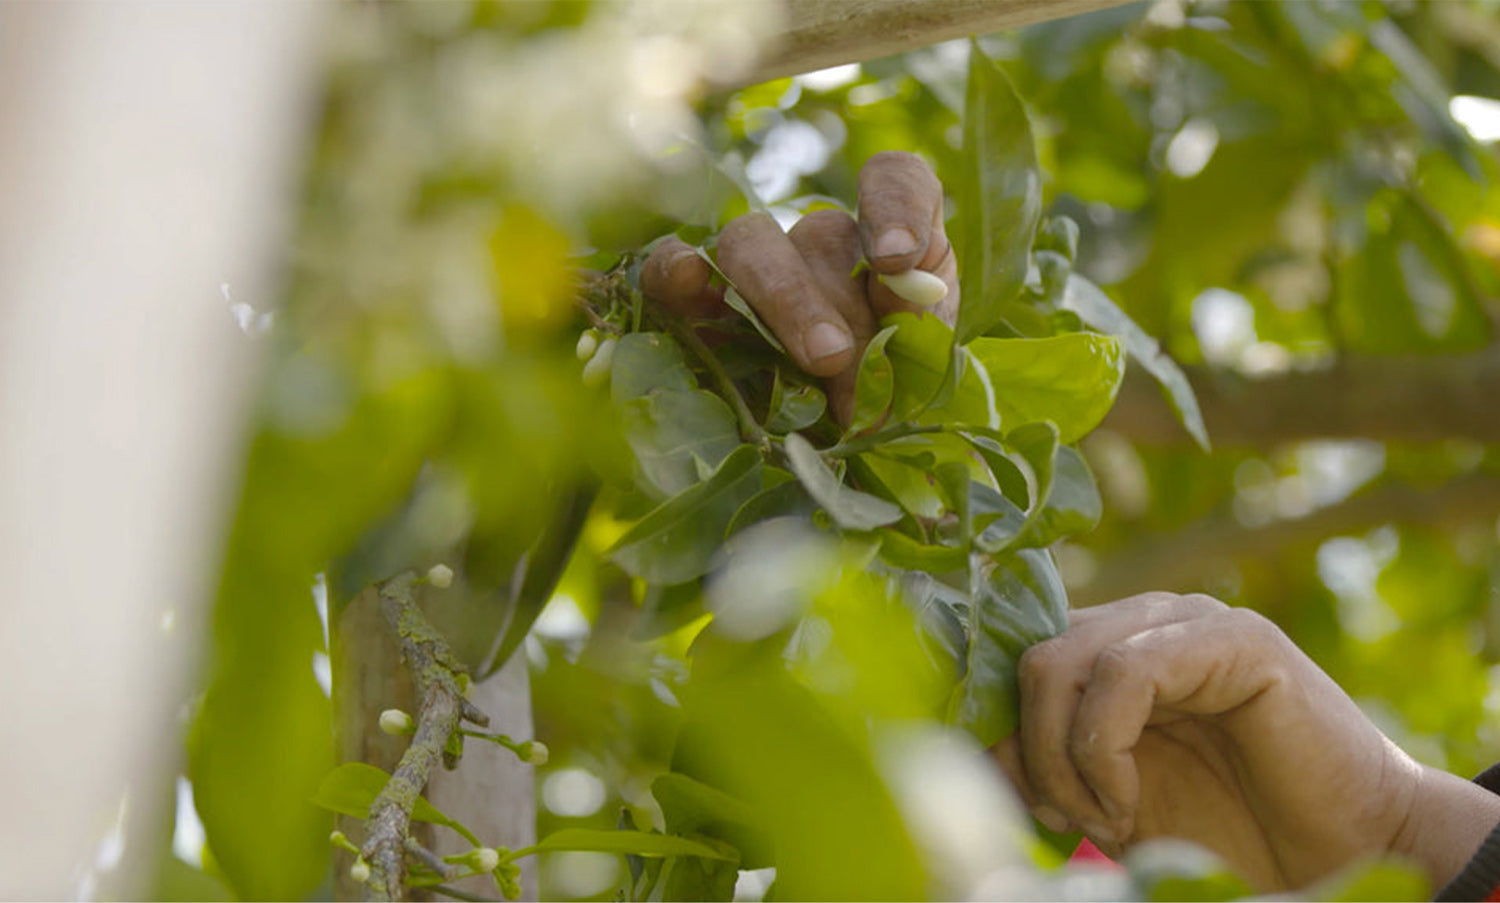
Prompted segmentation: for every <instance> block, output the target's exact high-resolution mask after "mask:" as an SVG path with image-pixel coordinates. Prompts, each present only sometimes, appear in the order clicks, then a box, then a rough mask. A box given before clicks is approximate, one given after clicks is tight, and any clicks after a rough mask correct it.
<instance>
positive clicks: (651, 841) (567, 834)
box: [533, 828, 734, 861]
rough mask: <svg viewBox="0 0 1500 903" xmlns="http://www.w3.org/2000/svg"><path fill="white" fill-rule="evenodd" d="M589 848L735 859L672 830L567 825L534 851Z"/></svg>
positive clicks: (592, 849)
mask: <svg viewBox="0 0 1500 903" xmlns="http://www.w3.org/2000/svg"><path fill="white" fill-rule="evenodd" d="M560 850H587V851H589V852H594V853H623V854H627V855H631V856H701V857H702V858H704V859H724V860H731V861H732V860H733V859H734V857H733V855H731V854H730V853H727V852H725V851H724V850H720V849H716V848H714V847H711V846H709V845H708V844H706V843H703V842H702V841H698V840H689V839H687V838H686V837H674V836H672V835H670V834H650V833H647V832H645V831H596V830H593V829H589V828H563V829H562V830H561V831H554V832H552V833H551V834H548V835H547V836H546V837H543V838H542V839H541V840H540V841H538V842H537V845H536V847H534V848H533V852H544V853H551V852H557V851H560Z"/></svg>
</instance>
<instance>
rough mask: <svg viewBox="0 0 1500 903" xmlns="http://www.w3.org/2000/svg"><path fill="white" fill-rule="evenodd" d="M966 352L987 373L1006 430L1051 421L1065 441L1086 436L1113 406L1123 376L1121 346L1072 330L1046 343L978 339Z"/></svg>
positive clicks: (1098, 336)
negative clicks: (974, 358)
mask: <svg viewBox="0 0 1500 903" xmlns="http://www.w3.org/2000/svg"><path fill="white" fill-rule="evenodd" d="M969 350H970V351H972V352H973V353H974V356H975V357H976V358H978V359H979V362H980V363H981V364H983V365H984V367H985V369H986V370H987V371H988V372H989V376H990V381H991V383H992V384H993V385H994V388H995V408H996V410H998V411H999V412H1000V423H1001V425H1002V426H1004V427H1005V428H1006V429H1007V430H1011V429H1015V428H1016V427H1018V426H1020V425H1022V424H1025V423H1034V422H1038V421H1043V420H1050V421H1052V422H1053V423H1055V424H1057V429H1058V432H1059V434H1061V437H1062V441H1063V442H1074V441H1077V440H1078V439H1079V438H1081V437H1082V436H1084V435H1085V434H1087V433H1088V432H1089V431H1090V430H1092V429H1093V428H1094V427H1096V426H1098V425H1099V421H1101V420H1103V419H1104V415H1105V414H1107V413H1109V408H1110V405H1112V404H1114V400H1115V393H1116V392H1118V391H1119V388H1120V380H1121V379H1122V378H1123V377H1124V375H1125V356H1124V354H1123V353H1122V351H1121V348H1120V343H1119V342H1118V341H1117V340H1115V339H1113V338H1111V337H1109V336H1101V335H1095V334H1093V333H1087V332H1075V333H1070V334H1066V335H1059V336H1053V337H1051V338H1046V339H992V338H983V337H982V338H978V339H975V340H974V341H972V342H970V343H969Z"/></svg>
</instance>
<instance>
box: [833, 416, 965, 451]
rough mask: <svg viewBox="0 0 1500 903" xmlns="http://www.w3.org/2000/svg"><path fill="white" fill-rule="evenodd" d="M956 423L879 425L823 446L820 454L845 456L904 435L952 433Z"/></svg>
mask: <svg viewBox="0 0 1500 903" xmlns="http://www.w3.org/2000/svg"><path fill="white" fill-rule="evenodd" d="M958 428H959V427H958V425H956V424H946V423H931V424H915V423H897V424H892V425H891V426H886V427H881V428H880V429H878V430H876V431H875V432H873V433H866V434H865V435H863V436H855V437H854V438H853V439H850V440H848V441H846V442H840V443H838V444H837V445H834V446H832V447H830V448H825V449H824V450H823V451H822V452H821V454H822V455H823V456H824V457H825V458H847V457H849V456H851V455H857V454H860V453H861V452H867V451H869V450H870V449H872V448H874V447H875V446H877V445H880V444H882V443H885V442H889V441H891V440H892V439H901V438H904V437H906V436H922V435H927V434H930V433H952V432H956V431H957V430H958Z"/></svg>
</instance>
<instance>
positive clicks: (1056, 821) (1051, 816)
mask: <svg viewBox="0 0 1500 903" xmlns="http://www.w3.org/2000/svg"><path fill="white" fill-rule="evenodd" d="M1031 814H1032V815H1035V816H1036V820H1037V821H1039V822H1041V823H1042V824H1044V825H1046V826H1047V830H1049V831H1055V832H1057V833H1058V834H1066V833H1067V831H1068V827H1069V823H1068V819H1067V816H1065V815H1063V814H1062V813H1061V812H1059V811H1057V810H1056V809H1054V808H1052V807H1051V806H1037V807H1036V808H1035V809H1032V810H1031Z"/></svg>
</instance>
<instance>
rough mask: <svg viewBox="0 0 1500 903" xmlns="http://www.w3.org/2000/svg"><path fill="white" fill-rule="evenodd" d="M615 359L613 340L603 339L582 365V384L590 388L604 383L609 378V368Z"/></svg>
mask: <svg viewBox="0 0 1500 903" xmlns="http://www.w3.org/2000/svg"><path fill="white" fill-rule="evenodd" d="M614 359H615V340H614V339H605V340H604V341H602V342H600V343H599V349H598V350H597V351H595V352H594V356H593V357H591V358H589V362H588V363H587V364H584V365H583V384H584V385H585V386H588V387H589V388H590V389H592V388H594V387H596V386H602V385H604V382H605V380H607V379H609V368H610V365H611V364H612V363H613V362H614Z"/></svg>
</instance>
